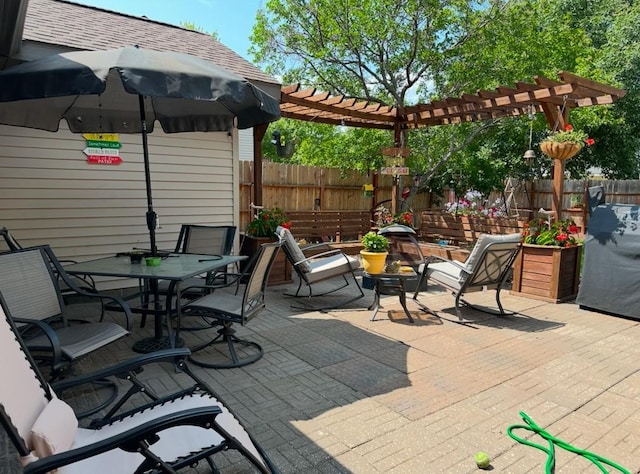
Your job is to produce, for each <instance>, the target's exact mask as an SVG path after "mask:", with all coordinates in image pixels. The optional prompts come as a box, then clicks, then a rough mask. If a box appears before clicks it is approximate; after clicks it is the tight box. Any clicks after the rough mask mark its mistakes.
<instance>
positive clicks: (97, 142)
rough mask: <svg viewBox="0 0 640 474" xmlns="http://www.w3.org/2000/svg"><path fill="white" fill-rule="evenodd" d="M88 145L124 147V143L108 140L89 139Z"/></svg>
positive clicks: (94, 146)
mask: <svg viewBox="0 0 640 474" xmlns="http://www.w3.org/2000/svg"><path fill="white" fill-rule="evenodd" d="M87 146H88V147H93V148H122V143H120V142H108V141H106V140H87Z"/></svg>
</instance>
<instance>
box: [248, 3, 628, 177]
mask: <svg viewBox="0 0 640 474" xmlns="http://www.w3.org/2000/svg"><path fill="white" fill-rule="evenodd" d="M620 11H624V12H627V13H628V14H627V13H625V14H623V15H614V13H617V12H620ZM637 11H638V6H637V5H633V2H632V1H630V0H580V1H577V2H566V0H488V1H480V0H478V1H471V0H450V1H445V0H440V1H438V0H406V1H403V2H398V1H397V0H361V1H356V0H342V1H340V2H335V1H333V0H268V1H267V3H266V6H265V9H264V10H263V11H260V12H259V14H258V17H257V20H256V24H255V26H254V30H253V34H252V40H253V47H252V49H251V52H252V53H253V54H254V56H255V59H256V60H257V61H258V62H259V63H260V64H262V65H264V66H265V67H266V69H267V71H268V72H270V73H272V74H274V75H278V76H279V77H281V78H282V82H283V83H291V82H302V83H303V84H305V85H309V86H314V87H318V88H321V89H325V90H329V91H330V92H332V93H334V94H342V95H346V96H350V97H356V98H358V99H362V100H375V101H382V102H384V103H386V104H391V105H395V106H402V105H407V104H410V103H413V102H416V101H423V102H425V101H430V100H433V99H437V98H439V97H450V96H456V95H460V94H463V93H475V92H476V91H477V90H478V89H492V88H494V87H496V86H498V85H509V84H511V83H514V82H516V81H521V80H525V81H529V80H531V79H532V78H533V77H534V76H536V75H544V76H547V77H551V78H555V77H556V74H557V71H559V70H566V71H571V72H574V73H576V74H578V75H582V76H585V77H589V78H593V79H595V80H599V81H602V82H608V83H612V84H614V85H618V86H622V87H626V88H628V89H630V88H629V87H628V84H630V85H633V81H636V82H637V79H636V78H637V77H640V75H639V74H636V73H637V72H639V71H638V70H637V68H638V60H637V53H636V51H639V50H640V48H638V44H637V36H638V34H637V31H638V26H640V25H638V23H637V21H638V15H637ZM614 18H615V20H614ZM633 28H635V29H633ZM629 30H632V31H633V33H632V34H631V33H629ZM616 47H618V48H622V49H621V50H620V52H618V53H616V52H615V51H616V49H615V48H616ZM623 51H624V53H623ZM618 63H623V64H624V67H625V69H623V71H624V73H621V72H620V70H619V69H618V68H617V66H616V64H618ZM632 78H633V79H632ZM636 90H637V91H640V87H638V86H637V84H636ZM630 91H631V89H630ZM631 92H632V91H631ZM633 95H634V94H631V96H633ZM636 97H637V95H636ZM630 98H631V97H630V96H629V94H628V97H627V98H625V99H626V100H625V101H624V102H623V101H620V104H616V105H615V106H614V107H613V108H600V107H595V108H585V109H576V110H575V111H573V112H572V114H571V121H572V123H573V124H574V125H575V126H576V127H577V128H582V129H585V130H586V131H587V132H588V133H589V134H590V135H591V136H593V137H595V138H596V146H595V147H592V149H589V150H586V151H583V152H582V153H581V155H580V159H579V160H578V159H574V160H569V162H568V164H567V170H568V171H569V172H570V173H571V174H572V176H576V177H577V176H584V175H585V174H586V173H587V169H588V168H589V167H590V166H600V167H601V168H602V169H603V170H605V171H606V172H607V173H610V174H612V175H616V176H620V177H623V176H626V177H629V175H630V174H631V175H633V173H635V176H637V169H638V168H637V150H638V146H637V144H634V140H636V139H634V138H631V137H637V136H640V135H639V134H638V133H636V132H637V129H630V128H629V126H630V125H629V124H633V123H635V122H634V120H636V122H637V121H638V120H637V119H631V118H630V116H631V113H632V112H633V111H634V110H635V111H636V112H637V110H638V108H639V107H640V106H639V105H638V104H640V100H637V99H636V100H629V99H630ZM638 116H640V114H636V117H638ZM548 128H549V126H548V124H547V123H546V121H545V120H544V117H542V114H538V116H536V117H533V118H531V119H530V118H529V117H522V119H520V120H518V119H513V118H505V119H502V120H497V121H492V122H487V123H472V124H463V125H460V126H454V125H449V126H442V127H433V128H430V129H427V130H424V129H422V130H416V131H411V134H410V136H409V137H403V138H402V143H401V145H403V146H407V145H408V146H409V147H410V148H411V150H412V155H411V156H410V157H409V158H408V159H407V162H408V163H409V166H410V167H411V169H412V171H413V172H414V173H419V174H420V175H421V176H422V177H423V178H422V181H421V186H422V187H428V188H431V189H436V190H437V189H438V188H439V187H440V186H442V185H446V184H448V182H449V180H450V179H451V177H453V176H454V175H455V176H458V177H460V176H462V177H463V178H462V180H463V182H462V183H461V186H463V187H474V188H476V189H482V190H484V189H486V188H488V187H490V186H496V187H500V183H501V181H502V180H504V178H505V177H506V176H513V175H514V174H515V175H526V174H527V173H528V170H527V166H526V164H525V163H524V162H523V159H522V155H523V153H524V151H525V150H526V149H527V148H529V136H530V132H531V136H532V146H533V147H534V148H537V144H538V142H539V141H540V140H541V139H542V138H543V137H544V136H545V134H546V133H547V132H548ZM632 132H633V133H632ZM367 133H370V132H369V131H363V132H359V134H363V136H366V134H367ZM341 136H342V137H348V138H349V139H352V138H353V137H352V136H351V134H342V135H340V134H336V135H335V136H334V139H335V140H336V141H335V142H334V141H333V139H332V140H331V141H326V143H332V144H333V145H332V146H334V147H338V146H339V147H340V148H335V149H339V150H343V149H346V148H344V144H340V141H339V138H340V137H341ZM479 137H481V138H482V139H481V140H478V138H479ZM362 141H363V142H364V143H377V142H376V140H374V139H370V140H366V139H364V140H362ZM636 141H637V140H636ZM316 145H317V144H316ZM319 148H322V146H320V147H319ZM612 151H613V153H612ZM296 154H297V152H296ZM314 154H315V155H316V156H317V157H319V156H321V155H322V154H323V152H322V151H318V150H317V149H316V147H315V146H314ZM538 155H539V159H538V162H537V168H536V169H537V170H538V171H537V174H539V175H541V174H543V173H545V172H548V169H549V167H550V166H551V161H550V160H546V159H545V158H544V157H543V156H542V155H541V153H538ZM302 156H303V155H300V158H302ZM337 156H339V155H337ZM343 156H344V154H343ZM352 156H354V157H356V156H357V154H355V153H354V154H353V155H352ZM304 159H306V157H304ZM373 163H376V161H375V160H370V159H369V161H366V162H364V163H363V162H360V161H358V159H357V158H355V159H354V160H353V161H351V162H348V166H352V165H353V166H359V169H363V168H365V167H366V166H367V164H373ZM456 179H458V180H460V179H461V178H456Z"/></svg>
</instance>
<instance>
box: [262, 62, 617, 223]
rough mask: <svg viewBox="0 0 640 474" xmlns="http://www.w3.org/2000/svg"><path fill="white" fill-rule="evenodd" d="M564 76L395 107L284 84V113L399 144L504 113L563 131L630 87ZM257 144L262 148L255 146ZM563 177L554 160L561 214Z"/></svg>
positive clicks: (555, 206) (555, 194)
mask: <svg viewBox="0 0 640 474" xmlns="http://www.w3.org/2000/svg"><path fill="white" fill-rule="evenodd" d="M558 77H559V80H554V79H549V78H546V77H542V76H536V77H535V78H534V83H527V82H517V83H516V84H515V85H514V86H513V87H506V86H500V87H497V88H496V89H495V90H480V91H478V92H477V93H476V94H463V95H462V96H461V97H456V98H445V99H442V100H436V101H433V102H430V103H426V104H417V105H412V106H407V107H391V106H388V105H384V104H380V103H372V102H368V101H363V100H358V99H354V98H349V97H345V96H334V95H331V94H330V93H328V92H322V91H318V90H316V89H314V88H301V87H300V85H299V84H294V85H288V86H283V87H282V89H281V99H280V112H281V114H282V117H286V118H291V119H296V120H304V121H307V122H317V123H326V124H333V125H345V126H349V127H362V128H377V129H385V130H393V132H394V142H395V143H396V146H398V144H399V143H400V135H401V133H402V131H403V130H409V129H413V128H420V127H431V126H435V125H449V124H456V123H463V122H477V121H485V120H489V119H496V118H501V117H518V116H521V115H528V114H531V113H544V115H545V117H546V119H547V123H548V124H549V128H550V129H552V130H553V129H557V130H563V129H564V127H565V125H566V124H567V123H568V120H569V112H570V110H571V109H573V108H576V107H590V106H594V105H606V104H612V103H613V102H614V101H615V100H617V99H619V98H620V97H623V96H624V95H625V91H624V90H623V89H618V88H616V87H612V86H610V85H607V84H603V83H600V82H596V81H592V80H590V79H586V78H583V77H579V76H576V75H575V74H571V73H569V72H564V71H561V72H560V73H558ZM266 128H267V127H266V125H265V126H263V127H260V128H256V131H255V132H254V150H255V151H254V157H256V159H257V158H258V157H260V159H259V161H256V162H255V166H254V183H255V196H254V198H255V199H254V202H255V203H257V204H262V187H261V183H262V175H261V170H262V166H261V165H262V161H261V157H262V146H261V141H262V138H263V137H264V134H265V132H266ZM256 147H258V148H257V149H256ZM563 181H564V162H563V161H562V160H554V174H553V182H554V191H553V207H552V210H553V211H556V212H557V213H558V214H557V215H559V212H560V210H561V196H562V191H563Z"/></svg>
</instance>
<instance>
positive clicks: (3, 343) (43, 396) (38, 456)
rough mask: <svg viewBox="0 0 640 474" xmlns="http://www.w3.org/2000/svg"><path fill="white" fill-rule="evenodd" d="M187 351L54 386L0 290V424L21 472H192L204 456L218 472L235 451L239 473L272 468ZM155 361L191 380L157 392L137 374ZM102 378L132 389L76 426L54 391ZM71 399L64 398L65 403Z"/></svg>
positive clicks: (71, 413)
mask: <svg viewBox="0 0 640 474" xmlns="http://www.w3.org/2000/svg"><path fill="white" fill-rule="evenodd" d="M188 354H189V351H188V350H186V349H176V350H166V351H160V352H155V353H151V354H147V355H144V356H140V357H137V358H135V359H131V360H127V361H125V362H122V363H120V364H118V365H116V366H114V367H108V368H104V369H101V370H99V371H98V372H95V373H93V374H88V375H83V376H80V377H77V378H73V379H65V380H63V381H61V382H59V383H57V384H55V385H54V386H53V390H52V387H51V386H49V385H48V384H47V382H46V380H45V379H44V377H43V376H42V374H41V372H40V371H39V369H38V367H37V366H36V364H35V362H34V360H33V358H32V357H31V355H30V353H29V351H27V349H26V347H25V345H24V342H23V340H22V337H21V336H20V333H19V331H18V330H17V329H16V327H15V325H14V324H13V321H12V318H11V317H10V316H9V310H8V306H7V305H6V304H5V302H4V301H3V299H2V296H1V295H0V358H1V359H2V362H3V363H2V367H1V368H0V377H2V380H3V381H4V382H3V383H2V384H0V425H2V427H3V428H4V429H5V431H6V432H7V434H8V439H9V440H10V441H11V442H12V443H13V445H14V446H15V448H16V450H17V454H18V455H19V456H20V462H21V464H22V465H24V466H25V468H24V472H25V473H27V472H28V473H31V474H38V473H48V472H55V471H56V469H60V471H58V472H77V473H107V472H118V473H125V472H126V473H132V472H139V473H142V472H177V471H179V470H183V469H184V470H188V471H189V472H192V469H193V467H195V466H196V465H197V464H198V463H199V462H200V461H204V462H206V463H207V464H208V466H209V468H210V470H211V472H216V473H217V472H220V470H219V468H218V466H217V465H216V460H217V456H216V454H217V453H220V452H223V451H227V450H234V451H236V452H237V453H239V454H240V456H241V457H242V459H238V460H237V461H238V462H237V465H234V467H237V469H239V471H242V472H254V471H257V472H260V473H265V474H269V473H276V472H277V469H276V468H275V467H274V465H273V464H272V462H271V461H270V460H269V458H268V457H267V455H266V454H265V452H264V451H263V450H262V448H260V446H259V445H258V444H257V443H256V442H255V440H254V439H253V438H252V437H251V435H250V434H249V433H248V431H247V430H246V429H245V427H244V426H243V425H242V424H241V423H240V421H239V420H238V419H237V417H236V416H235V415H234V414H233V413H232V412H231V411H230V410H229V408H227V406H226V405H225V404H224V403H223V402H222V401H221V400H220V397H219V396H218V395H217V394H216V393H215V392H214V391H213V390H212V389H211V388H210V387H209V386H208V385H207V384H206V383H205V382H204V381H203V380H201V379H199V378H198V377H197V376H196V375H195V374H193V372H191V370H190V369H189V367H188V365H187V364H186V363H185V360H184V359H185V358H186V357H187V356H188ZM158 362H163V363H168V364H171V365H172V366H174V364H175V366H176V367H177V368H178V369H179V370H180V372H181V373H183V374H186V376H188V377H189V378H190V379H191V381H192V382H193V383H192V384H191V386H188V387H186V388H183V389H180V390H179V391H178V392H177V393H169V394H166V393H158V390H159V387H157V385H155V386H153V387H152V386H151V383H146V381H145V380H143V376H142V373H143V371H144V369H145V367H146V366H147V365H149V364H150V363H158ZM170 370H174V369H173V368H171V369H170ZM104 379H113V380H117V381H119V382H120V383H122V384H123V385H124V386H125V387H129V389H128V390H125V391H124V395H123V396H122V397H120V398H119V399H118V400H116V401H115V402H114V403H113V404H112V405H110V407H109V408H108V409H106V410H105V412H104V413H103V414H101V415H100V416H99V417H97V418H96V419H94V420H93V421H92V422H91V423H90V424H89V426H88V427H79V423H78V418H77V417H76V415H75V414H74V411H73V408H72V407H71V406H70V405H69V404H67V403H65V402H64V401H62V400H60V399H59V398H58V396H60V395H61V394H63V393H69V392H72V393H73V392H74V389H78V387H83V386H86V385H87V384H90V383H92V382H94V381H96V380H104ZM9 381H10V382H9ZM80 393H82V392H80ZM57 395H58V396H57ZM74 400H75V399H74V398H73V397H72V396H70V397H69V401H70V403H72V404H73V403H74ZM140 401H142V402H144V403H140ZM16 464H17V463H16ZM16 467H17V466H16ZM198 472H202V471H201V470H198Z"/></svg>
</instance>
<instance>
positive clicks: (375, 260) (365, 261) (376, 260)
mask: <svg viewBox="0 0 640 474" xmlns="http://www.w3.org/2000/svg"><path fill="white" fill-rule="evenodd" d="M360 255H362V268H363V269H364V271H365V272H367V273H370V274H371V275H375V274H376V273H382V272H383V271H384V266H385V263H386V261H387V255H389V254H388V252H367V251H366V250H361V251H360Z"/></svg>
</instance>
